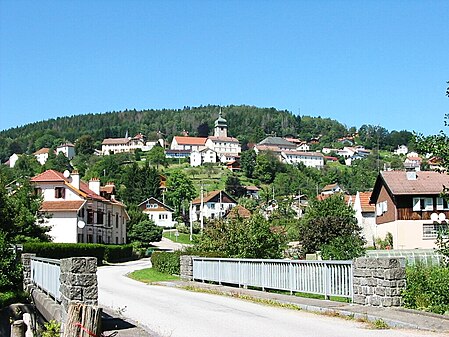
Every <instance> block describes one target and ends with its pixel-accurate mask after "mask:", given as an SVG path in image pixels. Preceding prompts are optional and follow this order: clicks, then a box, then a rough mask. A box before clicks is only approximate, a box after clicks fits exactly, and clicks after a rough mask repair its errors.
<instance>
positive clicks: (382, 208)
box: [376, 201, 388, 216]
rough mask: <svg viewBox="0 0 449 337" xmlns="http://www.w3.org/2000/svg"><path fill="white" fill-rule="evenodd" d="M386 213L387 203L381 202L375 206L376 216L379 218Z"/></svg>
mask: <svg viewBox="0 0 449 337" xmlns="http://www.w3.org/2000/svg"><path fill="white" fill-rule="evenodd" d="M387 211H388V203H387V201H381V202H379V203H378V204H376V215H377V216H381V215H382V214H384V213H386V212H387Z"/></svg>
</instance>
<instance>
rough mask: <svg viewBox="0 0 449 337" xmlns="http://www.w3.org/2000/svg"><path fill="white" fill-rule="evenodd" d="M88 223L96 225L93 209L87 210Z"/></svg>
mask: <svg viewBox="0 0 449 337" xmlns="http://www.w3.org/2000/svg"><path fill="white" fill-rule="evenodd" d="M87 223H88V224H93V223H94V211H93V210H92V209H88V210H87Z"/></svg>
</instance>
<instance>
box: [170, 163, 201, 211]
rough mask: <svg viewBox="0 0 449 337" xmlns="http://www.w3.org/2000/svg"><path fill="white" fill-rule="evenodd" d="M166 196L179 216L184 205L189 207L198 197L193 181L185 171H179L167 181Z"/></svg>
mask: <svg viewBox="0 0 449 337" xmlns="http://www.w3.org/2000/svg"><path fill="white" fill-rule="evenodd" d="M166 195H167V199H168V200H169V202H170V204H171V205H173V206H174V207H175V209H176V211H177V212H178V214H179V213H180V211H181V207H182V205H183V204H184V205H185V206H186V205H188V204H189V202H190V201H191V200H193V198H194V197H195V196H196V191H195V187H194V186H193V183H192V180H190V179H189V177H187V175H186V174H185V173H184V172H183V171H181V170H177V171H174V172H173V173H172V174H170V176H169V177H168V179H167V194H166Z"/></svg>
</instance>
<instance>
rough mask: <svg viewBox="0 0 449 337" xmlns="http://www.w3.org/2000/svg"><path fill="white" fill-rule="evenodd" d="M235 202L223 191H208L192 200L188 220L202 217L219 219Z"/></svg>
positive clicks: (198, 219)
mask: <svg viewBox="0 0 449 337" xmlns="http://www.w3.org/2000/svg"><path fill="white" fill-rule="evenodd" d="M236 205H237V202H236V201H235V200H234V198H232V197H231V196H230V195H229V194H228V193H226V192H225V191H212V192H208V193H206V194H205V195H203V196H202V197H201V196H200V197H198V198H196V199H194V200H192V203H191V206H190V221H201V215H202V216H203V219H210V220H214V219H221V218H223V217H224V215H225V214H226V213H227V212H228V211H229V210H230V209H231V208H233V207H234V206H236Z"/></svg>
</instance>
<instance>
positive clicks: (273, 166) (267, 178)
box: [253, 152, 283, 183]
mask: <svg viewBox="0 0 449 337" xmlns="http://www.w3.org/2000/svg"><path fill="white" fill-rule="evenodd" d="M282 169H283V167H282V164H281V163H280V162H279V160H278V159H277V158H276V156H275V154H274V153H271V152H266V153H260V154H259V155H258V156H257V158H256V166H255V168H254V173H253V176H254V178H256V179H259V180H260V181H262V182H264V183H272V182H273V180H274V177H275V176H276V173H277V172H282Z"/></svg>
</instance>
